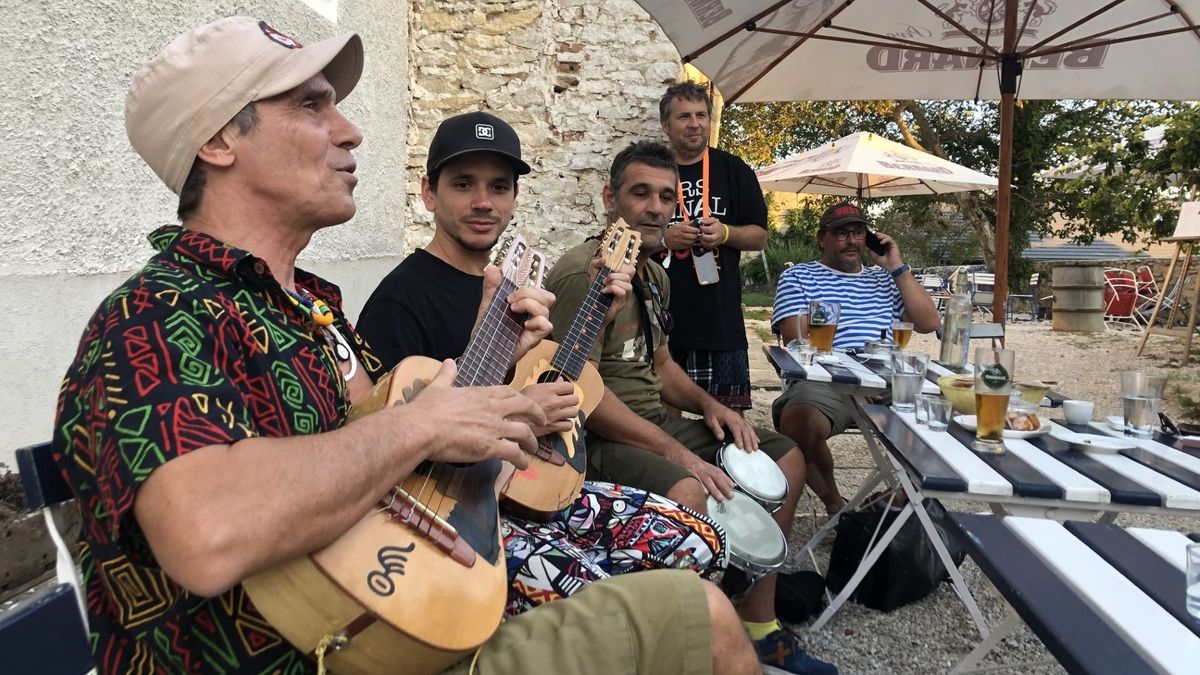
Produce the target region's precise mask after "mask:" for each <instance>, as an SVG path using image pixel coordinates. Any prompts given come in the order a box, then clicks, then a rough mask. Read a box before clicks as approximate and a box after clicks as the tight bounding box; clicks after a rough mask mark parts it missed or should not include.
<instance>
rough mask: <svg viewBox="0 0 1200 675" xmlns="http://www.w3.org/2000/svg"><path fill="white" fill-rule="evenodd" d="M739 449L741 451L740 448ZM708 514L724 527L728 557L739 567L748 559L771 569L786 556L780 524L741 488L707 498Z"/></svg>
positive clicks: (752, 563) (761, 566) (756, 564)
mask: <svg viewBox="0 0 1200 675" xmlns="http://www.w3.org/2000/svg"><path fill="white" fill-rule="evenodd" d="M738 452H741V451H740V450H739V451H738ZM708 515H709V517H711V518H712V519H713V520H715V521H717V524H719V525H720V526H721V527H723V528H724V529H725V536H726V538H727V540H728V542H729V551H730V553H731V554H732V555H731V559H732V560H733V562H734V564H735V565H737V566H738V567H743V564H742V563H750V564H751V566H753V567H755V568H756V569H755V570H746V571H748V572H749V571H760V570H762V569H767V570H770V569H774V568H776V567H779V566H780V565H782V564H783V559H784V558H785V557H786V556H787V540H786V539H784V537H783V532H782V531H781V530H780V529H779V525H778V524H777V523H776V522H775V521H774V520H773V519H772V518H771V515H770V514H769V513H767V510H766V509H764V508H763V507H761V506H759V504H758V502H756V501H754V500H753V499H751V498H750V497H748V496H746V495H744V494H741V493H740V492H735V493H733V497H730V498H729V499H726V500H725V501H723V502H719V501H717V500H716V499H713V498H712V497H709V498H708Z"/></svg>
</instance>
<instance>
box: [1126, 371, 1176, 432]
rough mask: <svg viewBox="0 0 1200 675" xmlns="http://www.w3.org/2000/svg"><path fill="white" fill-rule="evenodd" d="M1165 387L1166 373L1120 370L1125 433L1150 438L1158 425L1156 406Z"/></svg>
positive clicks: (1158, 404)
mask: <svg viewBox="0 0 1200 675" xmlns="http://www.w3.org/2000/svg"><path fill="white" fill-rule="evenodd" d="M1166 387H1167V376H1166V375H1153V374H1151V373H1139V372H1136V371H1132V370H1124V371H1121V404H1122V408H1123V410H1122V412H1123V413H1124V414H1125V433H1127V434H1131V435H1133V436H1135V437H1137V438H1151V437H1153V436H1154V429H1155V427H1157V426H1158V408H1159V406H1160V405H1161V404H1162V397H1163V391H1164V390H1166Z"/></svg>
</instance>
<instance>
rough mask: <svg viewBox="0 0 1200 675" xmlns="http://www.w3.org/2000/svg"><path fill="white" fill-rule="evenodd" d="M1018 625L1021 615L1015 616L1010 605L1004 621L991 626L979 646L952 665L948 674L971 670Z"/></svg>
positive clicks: (952, 674) (959, 674)
mask: <svg viewBox="0 0 1200 675" xmlns="http://www.w3.org/2000/svg"><path fill="white" fill-rule="evenodd" d="M1020 626H1021V617H1019V616H1017V613H1016V612H1014V611H1013V609H1012V607H1009V608H1008V616H1006V617H1004V621H1002V622H1000V624H999V625H997V626H996V627H995V628H993V629H992V632H991V633H989V634H988V636H987V637H986V638H984V640H983V642H980V643H979V646H977V647H975V649H973V650H971V653H970V654H967V656H966V657H965V658H964V659H963V660H962V661H961V662H959V664H958V665H957V666H954V669H953V670H951V671H950V675H962V674H963V673H969V672H973V671H974V670H975V668H976V666H978V665H979V662H980V661H982V660H983V659H984V657H986V656H987V655H988V654H989V653H991V651H992V650H993V649H995V648H996V645H998V644H1000V641H1001V640H1003V639H1004V638H1006V637H1008V636H1009V634H1010V633H1012V632H1013V631H1014V630H1016V629H1017V628H1019V627H1020Z"/></svg>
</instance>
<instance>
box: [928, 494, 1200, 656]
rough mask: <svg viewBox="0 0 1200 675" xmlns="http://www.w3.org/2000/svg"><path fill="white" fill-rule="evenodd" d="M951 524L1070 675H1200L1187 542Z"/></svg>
mask: <svg viewBox="0 0 1200 675" xmlns="http://www.w3.org/2000/svg"><path fill="white" fill-rule="evenodd" d="M950 520H951V522H952V523H953V524H954V527H955V528H956V529H957V534H958V535H959V539H960V541H962V543H963V545H964V547H965V548H966V550H967V552H968V554H969V555H970V556H971V558H972V559H973V560H975V562H976V563H977V564H978V565H979V567H980V569H981V570H982V571H983V573H984V574H985V575H986V576H987V578H988V580H990V581H991V582H992V584H993V585H994V586H995V587H996V589H997V590H998V591H999V592H1000V594H1001V595H1003V596H1004V598H1005V600H1007V601H1008V603H1009V604H1010V605H1012V607H1013V609H1014V610H1015V611H1016V612H1017V614H1018V615H1019V616H1020V617H1021V619H1022V620H1024V621H1025V623H1026V624H1028V625H1029V627H1030V629H1031V630H1032V631H1033V632H1034V634H1036V635H1037V636H1038V638H1039V639H1040V640H1041V641H1042V642H1043V643H1044V644H1045V645H1046V647H1047V649H1049V650H1050V652H1051V653H1052V654H1053V655H1054V656H1055V658H1057V659H1058V661H1059V662H1060V663H1061V664H1062V665H1063V667H1064V668H1066V669H1067V671H1068V672H1071V673H1113V674H1118V673H1119V674H1121V675H1125V674H1127V673H1147V672H1151V673H1180V674H1182V673H1189V674H1194V673H1197V672H1200V620H1197V619H1196V618H1194V617H1192V616H1190V615H1189V614H1188V613H1187V609H1186V600H1185V573H1184V570H1185V558H1184V555H1185V553H1184V551H1185V548H1186V546H1187V545H1188V544H1190V543H1191V539H1190V538H1189V537H1188V536H1185V535H1183V534H1180V533H1178V532H1170V531H1166V530H1146V529H1134V528H1130V529H1124V528H1121V527H1119V526H1117V525H1113V524H1103V523H1085V522H1066V523H1058V522H1055V521H1053V520H1047V519H1044V518H1020V517H1015V516H1006V517H1004V518H998V517H996V516H990V515H971V514H965V513H952V514H950ZM1197 538H1200V537H1197Z"/></svg>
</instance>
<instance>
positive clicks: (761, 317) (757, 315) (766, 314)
mask: <svg viewBox="0 0 1200 675" xmlns="http://www.w3.org/2000/svg"><path fill="white" fill-rule="evenodd" d="M762 297H763V298H766V299H768V300H770V302H768V304H766V305H751V304H750V303H748V302H746V294H743V295H742V303H743V304H745V305H746V311H745V312H743V314H745V317H746V318H747V319H754V320H755V321H770V320H771V310H770V309H765V308H766V307H770V306H771V305H772V304H773V303H774V301H773V300H771V299H770V298H767V296H766V295H763V296H762Z"/></svg>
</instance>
